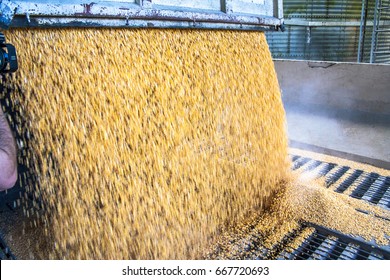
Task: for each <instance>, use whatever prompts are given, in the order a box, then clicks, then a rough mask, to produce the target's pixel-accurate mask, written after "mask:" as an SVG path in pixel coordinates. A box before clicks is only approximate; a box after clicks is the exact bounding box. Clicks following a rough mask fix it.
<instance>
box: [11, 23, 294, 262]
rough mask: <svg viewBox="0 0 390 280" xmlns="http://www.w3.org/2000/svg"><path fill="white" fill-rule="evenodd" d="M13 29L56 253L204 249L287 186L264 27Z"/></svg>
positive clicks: (52, 254)
mask: <svg viewBox="0 0 390 280" xmlns="http://www.w3.org/2000/svg"><path fill="white" fill-rule="evenodd" d="M5 35H6V37H7V41H9V42H10V43H12V44H14V45H15V46H16V49H17V52H18V59H19V67H20V68H19V70H18V72H17V73H15V75H14V76H13V80H12V82H11V87H12V88H14V90H15V92H14V93H13V95H12V98H13V106H14V109H15V110H16V111H18V112H19V115H20V116H21V117H22V119H23V122H24V126H23V127H21V128H20V129H23V130H24V131H21V132H20V135H28V137H27V138H28V139H23V141H27V142H28V143H25V144H28V151H27V152H26V154H25V155H24V156H23V160H24V161H25V163H26V165H28V167H29V168H30V169H31V170H32V173H33V174H34V178H35V180H34V182H31V184H34V186H26V188H27V189H28V190H33V191H34V197H39V198H40V199H41V203H42V204H43V205H44V207H45V211H44V217H39V218H40V219H43V220H44V221H45V227H46V234H47V235H48V240H50V245H49V250H48V251H49V255H48V256H47V258H60V259H62V258H64V259H185V258H186V259H196V258H201V256H202V252H203V251H204V250H205V249H207V248H208V247H209V246H210V244H212V243H213V242H214V241H215V239H216V237H217V236H218V234H219V233H220V232H221V230H223V229H224V228H226V227H228V226H231V225H234V224H235V223H236V222H237V221H239V220H241V219H244V217H246V216H248V215H249V214H250V213H251V212H252V211H260V210H263V209H264V208H265V207H267V205H268V204H269V203H270V198H271V197H272V196H273V194H274V193H275V192H276V191H278V190H279V189H280V188H281V187H282V186H283V182H284V180H286V176H287V173H288V169H289V161H288V158H287V138H286V132H285V115H284V110H283V106H282V101H281V95H280V90H279V85H278V82H277V78H276V74H275V70H274V66H273V62H272V60H271V55H270V52H269V49H268V46H267V43H266V39H265V36H264V34H263V33H258V32H233V31H205V30H203V31H201V30H191V31H189V30H153V29H147V30H131V29H45V30H43V29H42V30H41V29H29V30H25V29H14V30H10V31H7V32H6V33H5ZM19 140H20V139H19ZM18 143H20V141H19V142H18Z"/></svg>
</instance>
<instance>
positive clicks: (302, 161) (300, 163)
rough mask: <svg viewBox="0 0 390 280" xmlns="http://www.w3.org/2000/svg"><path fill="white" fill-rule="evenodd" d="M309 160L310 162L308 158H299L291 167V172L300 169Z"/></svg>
mask: <svg viewBox="0 0 390 280" xmlns="http://www.w3.org/2000/svg"><path fill="white" fill-rule="evenodd" d="M309 160H310V159H309V158H305V157H300V158H299V159H297V160H296V161H294V163H293V166H292V169H293V170H297V169H298V168H300V167H302V166H303V165H305V164H306V163H307V162H308V161H309Z"/></svg>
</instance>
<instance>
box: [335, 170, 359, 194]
mask: <svg viewBox="0 0 390 280" xmlns="http://www.w3.org/2000/svg"><path fill="white" fill-rule="evenodd" d="M362 174H363V170H355V171H354V172H353V173H352V174H351V175H349V177H348V178H347V179H345V180H344V181H343V182H341V184H340V185H339V186H338V187H337V188H336V190H335V191H336V192H338V193H343V192H344V191H345V190H346V189H348V188H349V187H350V186H351V185H352V184H353V183H354V182H355V181H356V180H357V178H359V176H360V175H362Z"/></svg>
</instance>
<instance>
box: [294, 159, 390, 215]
mask: <svg viewBox="0 0 390 280" xmlns="http://www.w3.org/2000/svg"><path fill="white" fill-rule="evenodd" d="M291 159H292V162H293V164H292V169H293V170H298V169H299V170H300V171H302V173H303V174H305V173H307V172H311V173H313V175H312V176H313V177H314V178H320V177H325V182H326V186H327V187H328V188H330V187H334V191H335V192H338V193H349V195H350V196H351V197H353V198H356V199H362V200H365V201H368V202H371V203H373V204H377V205H379V206H381V207H384V208H386V209H390V176H382V175H379V174H377V173H374V172H365V171H363V170H360V169H352V168H350V167H348V166H339V165H337V164H335V163H326V162H321V161H318V160H313V159H310V158H306V157H301V156H297V155H292V156H291Z"/></svg>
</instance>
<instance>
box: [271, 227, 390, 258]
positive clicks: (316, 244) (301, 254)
mask: <svg viewBox="0 0 390 280" xmlns="http://www.w3.org/2000/svg"><path fill="white" fill-rule="evenodd" d="M307 228H312V229H313V233H312V234H311V235H310V236H309V237H308V238H306V239H305V240H304V241H303V242H302V243H301V245H300V246H298V248H293V247H291V246H290V245H288V244H292V243H294V240H295V239H298V238H299V236H300V234H302V232H303V230H304V229H307ZM284 242H285V243H286V245H285V246H284V249H283V250H282V251H281V252H280V253H279V255H278V257H277V259H285V260H389V259H390V252H389V251H386V250H384V249H381V248H379V247H377V246H375V245H371V244H368V243H365V242H362V241H360V240H357V239H354V238H351V237H349V236H347V235H344V234H342V233H339V232H336V231H333V230H330V229H327V228H324V227H322V226H319V225H315V224H311V223H303V224H302V226H301V227H300V228H299V229H298V230H297V231H295V232H293V233H292V234H290V235H288V237H287V238H286V239H285V240H284Z"/></svg>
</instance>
